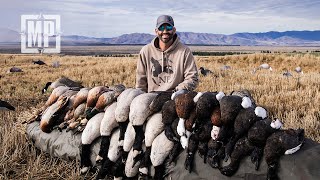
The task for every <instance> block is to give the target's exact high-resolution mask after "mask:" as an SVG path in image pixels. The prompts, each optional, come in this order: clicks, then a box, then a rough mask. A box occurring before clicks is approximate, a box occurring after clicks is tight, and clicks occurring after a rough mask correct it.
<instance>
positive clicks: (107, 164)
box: [96, 129, 120, 179]
mask: <svg viewBox="0 0 320 180" xmlns="http://www.w3.org/2000/svg"><path fill="white" fill-rule="evenodd" d="M119 135H120V130H119V129H116V130H115V131H114V132H113V133H112V134H110V135H109V136H111V137H110V143H109V144H110V146H108V147H107V149H104V151H106V157H105V160H104V161H103V163H102V167H101V169H100V170H99V172H98V175H97V177H96V179H104V178H105V176H106V175H112V174H114V173H113V172H112V170H113V168H112V166H114V165H115V163H116V161H117V160H118V159H119V157H120V153H119V148H118V147H119V143H118V140H119ZM101 145H102V142H101ZM101 148H102V147H100V150H101Z"/></svg>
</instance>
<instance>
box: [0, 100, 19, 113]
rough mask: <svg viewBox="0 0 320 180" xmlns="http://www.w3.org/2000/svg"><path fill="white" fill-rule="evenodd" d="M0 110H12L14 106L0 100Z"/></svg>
mask: <svg viewBox="0 0 320 180" xmlns="http://www.w3.org/2000/svg"><path fill="white" fill-rule="evenodd" d="M0 110H11V111H14V110H15V108H14V107H13V106H12V105H11V104H9V103H8V102H6V101H2V100H0Z"/></svg>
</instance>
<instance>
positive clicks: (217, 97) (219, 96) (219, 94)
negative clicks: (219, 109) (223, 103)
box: [216, 91, 225, 101]
mask: <svg viewBox="0 0 320 180" xmlns="http://www.w3.org/2000/svg"><path fill="white" fill-rule="evenodd" d="M224 96H225V94H224V93H223V92H222V91H220V92H219V93H218V94H217V95H216V99H217V100H218V101H220V100H221V99H222V98H223V97H224Z"/></svg>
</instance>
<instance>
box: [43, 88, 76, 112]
mask: <svg viewBox="0 0 320 180" xmlns="http://www.w3.org/2000/svg"><path fill="white" fill-rule="evenodd" d="M69 89H70V88H69V87H65V86H60V87H58V88H56V89H54V90H53V91H52V93H51V94H50V96H49V98H48V100H47V101H46V103H45V106H44V108H43V109H45V108H47V107H49V106H50V105H52V104H53V103H55V102H56V101H57V100H58V98H59V97H60V96H61V95H62V94H63V93H65V92H66V91H68V90H69Z"/></svg>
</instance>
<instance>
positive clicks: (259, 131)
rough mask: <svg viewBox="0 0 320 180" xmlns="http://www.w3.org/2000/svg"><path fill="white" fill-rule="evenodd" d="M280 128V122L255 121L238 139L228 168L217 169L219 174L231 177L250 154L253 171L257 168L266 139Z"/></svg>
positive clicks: (267, 119) (268, 120) (269, 120)
mask: <svg viewBox="0 0 320 180" xmlns="http://www.w3.org/2000/svg"><path fill="white" fill-rule="evenodd" d="M281 127H282V123H281V122H280V120H278V119H277V120H273V121H272V120H271V119H269V118H266V119H264V120H261V121H256V122H255V123H254V124H253V125H252V126H251V128H250V129H249V131H248V133H247V136H245V137H242V138H240V139H239V140H238V141H237V143H236V144H235V146H234V150H233V151H232V153H231V156H230V158H231V162H230V164H229V165H228V166H225V167H221V168H219V170H220V172H221V173H222V174H224V175H226V176H232V175H233V174H234V173H235V172H236V171H237V170H238V168H239V165H240V161H241V159H242V158H244V157H245V156H247V155H250V154H251V161H252V163H254V165H255V169H256V170H257V169H258V168H259V164H260V160H261V158H262V155H263V148H264V146H265V144H266V141H267V139H268V137H269V136H270V135H271V134H273V133H274V132H276V131H279V129H280V128H281Z"/></svg>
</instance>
